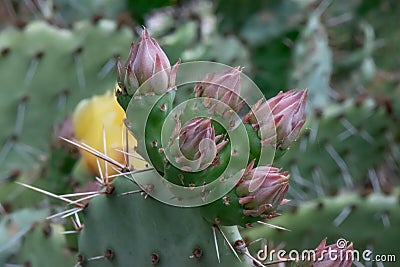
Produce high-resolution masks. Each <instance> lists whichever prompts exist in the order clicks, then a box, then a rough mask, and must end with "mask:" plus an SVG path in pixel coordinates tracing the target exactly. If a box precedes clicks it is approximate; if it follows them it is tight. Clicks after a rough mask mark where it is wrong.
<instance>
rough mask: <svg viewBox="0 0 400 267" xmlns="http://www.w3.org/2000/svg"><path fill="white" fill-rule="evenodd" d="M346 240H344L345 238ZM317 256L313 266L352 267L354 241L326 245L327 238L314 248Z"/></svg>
mask: <svg viewBox="0 0 400 267" xmlns="http://www.w3.org/2000/svg"><path fill="white" fill-rule="evenodd" d="M343 241H344V240H343ZM314 251H315V258H314V259H311V261H313V263H312V265H311V266H312V267H351V264H352V263H353V260H354V259H353V257H354V253H353V243H350V245H348V246H347V244H343V246H342V244H340V246H339V244H338V243H337V244H333V245H329V246H327V245H326V238H325V239H323V240H322V241H321V243H320V244H319V245H318V247H317V248H316V249H315V250H314Z"/></svg>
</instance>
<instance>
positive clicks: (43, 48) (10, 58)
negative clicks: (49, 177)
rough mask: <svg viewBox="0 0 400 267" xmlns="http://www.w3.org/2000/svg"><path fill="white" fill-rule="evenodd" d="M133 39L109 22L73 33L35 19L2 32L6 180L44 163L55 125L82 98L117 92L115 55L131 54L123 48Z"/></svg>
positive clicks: (1, 156)
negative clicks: (15, 173)
mask: <svg viewBox="0 0 400 267" xmlns="http://www.w3.org/2000/svg"><path fill="white" fill-rule="evenodd" d="M132 38H133V36H132V32H131V31H130V30H129V29H127V28H120V29H119V28H118V27H117V25H116V23H114V22H111V21H107V20H100V21H98V22H97V23H96V24H93V23H91V22H89V21H82V22H80V23H77V24H75V25H74V28H73V29H71V30H70V29H59V28H57V27H55V26H52V25H49V24H47V23H45V22H42V21H33V22H31V23H29V24H27V25H26V26H25V27H24V28H23V29H12V28H9V29H6V30H4V31H2V32H1V34H0V51H1V53H0V69H1V71H0V79H1V81H2V88H3V90H2V94H3V95H4V97H1V100H0V111H1V113H2V114H3V116H1V121H0V125H1V128H2V129H3V130H2V131H1V133H0V144H1V148H0V162H1V164H0V166H1V167H0V173H1V174H2V175H1V177H4V176H7V175H9V173H10V172H13V171H14V172H15V171H16V170H18V171H20V172H22V171H23V170H27V169H29V168H31V167H32V166H34V165H35V164H38V163H40V160H41V159H43V157H46V156H47V154H48V151H49V145H48V140H49V138H50V137H51V133H52V130H53V127H54V125H55V124H56V123H60V122H61V121H62V120H63V119H65V117H66V116H67V114H69V113H70V112H71V111H72V110H73V108H74V107H75V105H76V104H77V103H78V101H79V100H81V99H82V98H85V97H88V96H90V95H92V94H93V93H94V92H96V93H102V92H104V91H105V90H106V89H109V88H112V86H113V83H114V76H113V75H112V69H113V67H114V65H115V56H116V55H122V56H124V55H126V52H125V50H123V49H122V48H123V47H124V45H125V44H126V43H129V42H130V41H131V40H132ZM99 43H101V44H102V47H101V48H100V47H99V46H98V44H99ZM99 49H101V50H99Z"/></svg>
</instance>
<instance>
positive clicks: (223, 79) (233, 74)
mask: <svg viewBox="0 0 400 267" xmlns="http://www.w3.org/2000/svg"><path fill="white" fill-rule="evenodd" d="M241 73H242V70H241V69H240V67H236V68H230V69H229V70H226V71H223V72H220V73H212V74H208V75H207V76H206V77H205V78H204V80H203V81H202V82H200V83H198V84H197V85H196V87H195V88H194V91H195V94H196V97H206V98H209V100H205V101H204V105H205V106H206V107H208V108H209V110H210V113H220V114H223V113H224V112H225V110H226V109H225V108H223V105H218V104H216V103H215V102H214V101H212V99H215V100H219V101H221V102H223V103H224V104H226V105H228V106H230V107H231V108H232V109H233V110H235V111H239V110H240V109H241V108H242V106H243V104H244V101H241V100H240V96H239V94H240V75H241Z"/></svg>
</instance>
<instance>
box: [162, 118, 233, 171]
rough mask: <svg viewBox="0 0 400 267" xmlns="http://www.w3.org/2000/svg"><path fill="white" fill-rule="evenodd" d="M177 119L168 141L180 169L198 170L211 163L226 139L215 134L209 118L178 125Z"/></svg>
mask: <svg viewBox="0 0 400 267" xmlns="http://www.w3.org/2000/svg"><path fill="white" fill-rule="evenodd" d="M180 125H181V124H180V122H179V120H177V123H176V127H175V130H174V133H173V136H172V138H171V141H170V144H169V146H170V148H171V153H172V155H173V156H175V161H176V163H178V164H181V163H182V164H183V166H181V167H182V169H183V170H187V171H194V170H199V169H202V168H203V167H205V166H204V165H205V164H211V163H212V161H213V160H214V158H215V157H216V154H217V153H218V152H219V151H220V150H221V149H222V148H223V147H224V146H225V145H226V143H227V141H226V140H223V141H221V142H219V143H218V144H217V142H218V141H219V140H220V139H221V137H220V136H215V131H214V128H213V127H212V125H211V119H206V118H196V119H193V120H190V121H188V122H187V123H185V125H184V126H183V127H181V126H180Z"/></svg>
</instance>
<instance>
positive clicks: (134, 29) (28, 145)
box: [0, 0, 400, 266]
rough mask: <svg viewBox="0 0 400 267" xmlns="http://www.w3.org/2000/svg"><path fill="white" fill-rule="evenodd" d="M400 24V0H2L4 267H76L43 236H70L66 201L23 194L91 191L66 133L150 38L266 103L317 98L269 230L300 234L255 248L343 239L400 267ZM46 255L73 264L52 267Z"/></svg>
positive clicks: (254, 232) (66, 243) (66, 247)
mask: <svg viewBox="0 0 400 267" xmlns="http://www.w3.org/2000/svg"><path fill="white" fill-rule="evenodd" d="M399 18H400V2H399V1H397V0H354V1H344V0H331V1H327V0H324V1H316V0H291V1H278V0H266V1H247V0H221V1H206V0H201V1H194V0H193V1H184V0H181V1H178V0H175V1H174V0H170V1H163V0H153V1H152V0H126V1H123V0H121V1H117V0H85V1H80V0H53V1H50V0H48V1H46V0H25V1H22V0H21V1H13V0H1V2H0V94H1V95H0V113H1V115H0V128H1V132H0V216H1V217H0V266H2V265H4V264H6V263H9V264H11V263H12V264H14V263H15V264H20V265H18V266H23V264H24V262H27V261H30V262H31V264H32V265H28V266H73V265H74V264H75V262H76V256H75V255H76V253H77V249H78V248H77V241H76V238H74V237H70V236H67V237H66V238H65V237H64V236H63V235H61V234H59V235H56V236H53V239H54V240H53V239H51V240H50V239H45V238H43V235H42V232H44V233H46V231H45V230H46V229H47V230H48V231H55V232H57V231H58V232H57V233H59V232H60V230H59V228H60V229H67V230H68V229H72V225H71V222H70V221H56V222H51V223H50V222H48V221H47V222H45V221H44V218H45V217H46V216H47V215H48V214H50V213H53V212H54V211H57V210H60V207H61V205H60V203H58V202H57V201H53V200H50V199H48V198H47V197H44V196H41V195H39V194H37V193H34V192H31V191H27V190H24V189H23V188H21V187H19V186H18V185H16V184H15V183H14V182H15V181H22V182H29V183H32V184H34V185H35V186H38V187H41V188H45V189H47V190H49V191H51V192H54V193H59V194H62V193H65V192H71V191H73V190H75V189H76V188H79V187H83V186H84V185H85V184H86V183H87V181H88V180H87V179H86V178H82V177H81V176H79V175H78V174H77V173H79V172H78V171H77V167H76V166H75V163H76V161H77V159H78V158H79V154H78V153H77V151H76V150H74V149H72V148H71V147H68V146H67V147H66V146H65V145H63V144H61V143H60V142H59V141H58V140H57V138H56V136H57V135H60V129H62V127H61V128H60V127H59V125H60V123H62V122H64V120H65V119H66V118H67V117H68V116H69V115H70V114H71V112H72V111H73V109H74V107H75V106H76V105H77V103H78V102H79V101H80V100H81V99H84V98H87V97H90V96H92V95H97V94H102V93H104V92H105V91H107V90H111V89H113V88H114V84H115V81H116V73H115V70H114V65H115V58H116V56H121V58H122V59H123V60H124V59H125V58H126V56H127V54H128V52H129V46H130V43H131V42H132V41H134V40H136V39H137V38H138V34H139V33H140V30H141V27H142V26H145V27H146V28H148V30H149V31H150V33H151V34H152V36H153V37H155V38H156V39H157V40H158V42H159V43H160V45H161V46H162V48H163V49H164V50H165V52H166V54H167V55H168V57H169V59H170V61H171V63H175V62H176V61H177V60H178V59H179V58H181V59H182V61H183V62H188V61H193V60H209V61H215V62H220V63H224V64H228V65H231V66H238V65H240V66H242V67H244V73H245V74H247V75H248V76H249V77H250V78H252V79H253V81H254V82H255V83H256V84H257V85H258V87H259V88H260V89H261V90H262V92H263V93H264V94H265V96H266V97H267V98H268V97H271V96H273V95H275V94H277V93H278V92H279V91H285V90H289V89H292V88H299V89H302V88H308V89H309V96H310V97H309V100H308V103H307V105H308V109H307V116H308V121H307V124H306V127H305V129H304V131H303V132H302V135H301V137H300V138H299V140H298V141H297V142H296V144H295V145H294V146H293V147H292V148H291V150H290V151H289V152H287V153H286V155H285V157H282V158H281V159H279V160H278V161H277V162H276V163H275V165H276V166H277V167H282V168H283V169H284V170H287V171H289V172H290V173H291V177H292V178H291V184H290V185H291V187H290V191H289V197H290V199H292V202H291V203H290V204H289V205H288V206H287V207H286V209H284V210H282V213H283V214H285V215H284V216H281V217H280V218H277V219H276V220H273V221H272V222H271V223H275V224H277V225H280V226H282V227H285V228H289V229H291V230H292V231H291V232H283V231H278V230H275V229H268V228H265V227H254V228H253V229H250V230H249V229H243V230H242V233H243V235H244V237H245V238H247V239H248V240H249V242H250V241H253V240H256V239H258V238H259V237H263V238H265V240H266V242H268V244H270V245H271V246H273V247H279V246H284V247H285V248H296V249H302V248H308V249H310V248H314V247H316V245H318V243H319V241H320V240H321V239H322V238H324V237H328V240H329V241H330V242H329V243H333V242H335V240H336V239H337V238H339V237H343V238H346V239H347V240H351V241H353V243H354V246H355V248H357V249H359V250H363V249H365V248H368V249H371V250H372V251H374V252H375V253H381V254H395V255H396V256H397V261H400V250H399V248H398V241H400V239H399V238H400V228H399V225H400V207H399V205H400V204H399V203H400V195H399V193H400V190H399V187H398V186H399V180H400V179H399V175H400V171H399V170H400V169H399V164H400V146H399V143H400V127H399V122H400V49H399V44H400V27H398V26H399ZM63 134H64V133H63ZM65 136H68V134H66V135H65ZM49 229H50V230H49ZM57 229H58V230H57ZM38 243H40V244H44V245H43V249H42V250H47V251H50V250H52V251H53V252H52V253H51V254H52V255H60V254H62V257H61V258H59V257H56V256H54V258H53V257H52V259H51V260H52V261H51V263H49V262H50V261H49V259H47V261H46V264H47V265H46V264H45V265H43V257H44V255H42V254H43V253H42V251H41V250H40V249H39V248H37V246H36V245H35V244H38ZM259 247H260V244H259V243H258V244H257V243H256V244H255V245H254V248H252V249H254V251H257V249H258V248H259ZM359 264H364V265H365V266H375V264H376V263H368V262H367V263H366V262H363V261H361V263H359ZM6 266H7V265H6ZM9 266H14V265H9ZM359 266H362V265H359ZM377 266H383V265H379V264H377ZM384 266H397V265H396V263H384Z"/></svg>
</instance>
